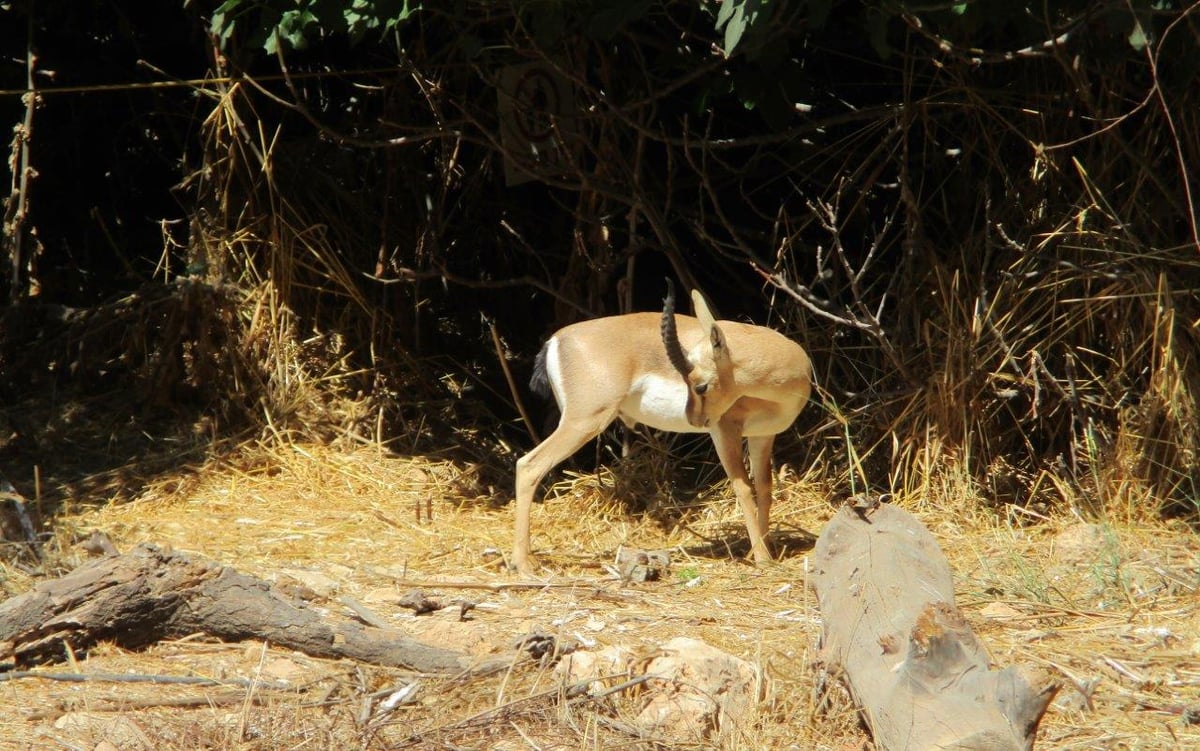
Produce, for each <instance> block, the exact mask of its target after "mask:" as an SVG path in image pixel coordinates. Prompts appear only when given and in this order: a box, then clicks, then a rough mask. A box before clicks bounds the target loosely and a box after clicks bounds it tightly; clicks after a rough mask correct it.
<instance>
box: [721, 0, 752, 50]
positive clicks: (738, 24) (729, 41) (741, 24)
mask: <svg viewBox="0 0 1200 751" xmlns="http://www.w3.org/2000/svg"><path fill="white" fill-rule="evenodd" d="M745 8H746V6H745V5H738V7H737V8H736V9H735V10H734V11H733V15H732V16H730V18H729V23H728V24H727V25H726V26H725V55H726V56H729V55H732V54H733V50H734V48H735V47H737V44H738V42H740V41H742V34H745V33H746V22H747V19H746V10H745Z"/></svg>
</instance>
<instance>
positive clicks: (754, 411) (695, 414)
mask: <svg viewBox="0 0 1200 751" xmlns="http://www.w3.org/2000/svg"><path fill="white" fill-rule="evenodd" d="M692 305H693V307H694V309H695V312H696V317H695V318H693V317H691V316H685V315H676V314H675V293H674V288H673V286H672V285H671V284H670V281H669V280H668V287H667V297H666V299H665V300H664V301H663V311H662V315H661V316H660V315H659V314H657V313H630V314H627V315H619V316H609V317H607V318H596V319H593V320H590V321H583V322H580V323H575V324H572V325H570V326H566V327H565V328H562V329H560V330H559V331H558V332H556V333H555V334H554V335H553V336H551V337H550V339H549V340H547V341H546V344H545V346H543V347H542V350H541V352H540V353H539V354H538V357H537V362H536V364H535V367H534V373H533V378H532V380H531V381H530V386H531V387H532V388H533V390H534V391H537V392H540V393H544V394H545V393H547V392H549V393H552V394H553V396H554V399H555V401H556V402H558V408H559V410H560V412H561V417H560V419H559V423H558V427H557V428H555V430H554V432H553V433H551V434H550V436H549V437H548V438H546V440H544V441H542V442H541V443H540V444H538V445H537V446H536V447H535V448H534V449H533V450H532V451H530V452H529V453H528V454H525V455H524V456H522V457H521V458H520V459H519V460H517V472H516V475H517V476H516V485H517V511H516V514H517V520H516V541H515V544H514V546H513V555H512V560H511V561H510V565H511V566H512V567H514V568H516V569H517V570H518V571H519V572H521V573H522V574H524V575H529V574H531V573H532V572H533V566H532V565H531V563H530V560H529V546H530V531H529V521H530V519H529V517H530V511H531V506H532V504H533V494H534V492H535V491H536V490H537V486H538V483H540V482H541V481H542V478H544V477H545V476H546V474H547V473H548V472H549V471H550V470H551V469H553V468H554V467H556V466H557V465H558V464H559V463H560V462H562V461H563V460H564V459H566V458H567V457H569V456H571V454H574V453H575V452H576V451H578V450H579V449H580V448H581V447H582V446H583V445H584V444H585V443H587V442H588V441H590V440H591V439H592V438H595V437H596V436H597V435H599V434H600V433H601V432H603V430H604V429H605V428H607V427H608V426H609V424H611V423H612V421H613V420H615V419H617V418H620V419H621V420H622V421H624V422H625V423H626V424H627V425H632V424H634V423H641V424H643V425H648V426H650V427H652V428H657V429H659V430H669V431H673V432H677V433H708V434H709V435H710V436H712V440H713V443H714V444H715V445H716V448H717V455H718V456H719V457H720V459H721V466H722V467H723V468H724V469H725V474H727V475H728V476H729V480H730V482H731V484H732V485H733V492H734V494H735V495H736V496H737V500H738V503H739V504H740V505H741V507H742V515H743V516H744V517H745V521H746V531H747V532H748V533H749V536H750V547H751V550H752V551H753V553H754V560H755V561H756V562H759V563H762V562H766V561H769V560H770V559H771V554H770V552H768V550H767V545H766V541H765V539H764V538H765V536H766V534H767V527H768V524H769V522H770V514H771V448H772V446H773V445H774V443H775V436H776V435H777V434H779V433H781V432H783V431H784V430H786V429H787V428H788V427H789V426H790V425H791V424H792V422H793V421H795V419H796V415H798V414H799V413H800V410H801V409H802V408H803V407H804V404H805V403H806V402H807V401H808V397H809V394H810V393H811V391H812V364H811V363H810V362H809V359H808V355H807V354H805V352H804V350H803V349H802V348H801V347H800V345H798V344H796V343H795V342H793V341H792V340H791V339H788V338H787V337H786V336H784V335H783V334H781V333H779V332H778V331H775V330H773V329H770V328H767V327H766V326H754V325H751V324H746V323H738V322H736V321H716V320H714V319H713V316H712V313H711V312H710V311H709V309H708V304H707V303H706V302H705V300H704V297H703V296H701V294H700V293H699V291H693V292H692ZM742 438H745V439H746V443H747V447H748V454H749V456H750V475H748V474H747V472H746V465H745V462H744V461H743V459H742ZM751 475H752V476H753V478H754V480H753V485H751V480H750V476H751Z"/></svg>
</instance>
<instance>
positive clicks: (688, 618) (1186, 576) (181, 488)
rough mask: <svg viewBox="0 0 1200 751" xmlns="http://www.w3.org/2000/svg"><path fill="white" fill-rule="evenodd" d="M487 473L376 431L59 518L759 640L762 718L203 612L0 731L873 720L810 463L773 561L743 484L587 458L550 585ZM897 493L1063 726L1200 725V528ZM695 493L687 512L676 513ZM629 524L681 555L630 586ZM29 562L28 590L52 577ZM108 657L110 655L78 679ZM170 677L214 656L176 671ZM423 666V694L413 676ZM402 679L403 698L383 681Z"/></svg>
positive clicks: (100, 733)
mask: <svg viewBox="0 0 1200 751" xmlns="http://www.w3.org/2000/svg"><path fill="white" fill-rule="evenodd" d="M463 472H464V469H463V468H460V467H455V466H452V465H449V464H443V463H437V462H429V461H424V460H414V459H406V458H395V457H389V456H386V455H384V454H383V453H381V452H380V451H378V450H376V449H362V450H359V451H356V452H351V453H346V452H339V451H335V450H333V449H328V448H324V447H319V446H294V447H292V448H290V449H277V450H273V451H259V452H243V453H241V454H238V455H235V457H234V458H225V459H221V460H216V461H210V462H208V463H207V464H205V465H203V466H201V467H198V468H192V469H189V470H187V471H186V472H182V473H180V474H178V475H177V476H171V477H166V478H163V479H160V480H157V481H155V482H154V483H152V484H150V485H148V486H146V487H145V488H144V489H143V490H142V491H141V492H140V494H137V496H136V498H135V500H133V501H131V502H122V503H119V504H117V503H114V504H100V505H95V504H93V503H89V501H91V500H94V499H77V502H76V503H75V504H73V505H71V506H70V507H69V508H68V509H67V510H66V513H64V514H63V515H62V516H60V517H59V519H58V524H59V528H58V529H59V532H58V539H60V540H63V541H64V542H66V543H67V544H66V546H65V547H66V548H67V549H68V551H69V555H70V556H72V557H74V558H76V559H77V561H78V562H82V561H84V560H86V559H87V557H88V555H89V554H88V553H87V552H85V550H84V549H83V547H82V546H81V545H78V544H76V545H73V546H72V545H70V544H69V543H70V540H74V539H83V538H84V537H86V536H87V535H88V534H89V533H91V532H92V531H93V530H102V531H104V532H105V533H107V534H108V535H109V536H110V538H111V539H112V541H113V542H114V543H115V545H116V546H117V547H118V548H119V549H120V550H122V551H125V550H128V549H129V548H131V547H132V546H133V545H135V544H137V543H141V542H153V543H155V544H158V545H161V546H171V547H173V548H175V549H177V550H182V551H187V552H189V553H192V554H195V555H198V556H203V557H206V558H210V559H212V560H214V561H216V562H218V563H220V564H223V565H227V566H232V567H234V568H236V569H238V570H239V571H242V572H245V573H248V574H252V575H254V576H258V577H261V578H264V579H267V580H270V581H272V582H276V583H280V584H285V585H288V586H292V587H301V588H304V590H305V591H306V592H307V593H308V595H309V596H310V597H311V598H312V601H313V602H314V604H316V605H317V606H318V607H321V608H323V609H325V610H327V611H328V613H329V617H330V618H351V617H353V613H352V610H351V607H350V606H351V605H356V606H358V607H359V608H362V609H365V610H367V611H369V612H371V613H373V614H375V615H376V616H377V617H379V618H381V619H383V620H385V621H387V622H388V623H389V624H390V625H391V626H392V627H394V628H398V629H402V630H404V631H406V632H408V633H410V634H412V635H413V636H414V637H416V638H418V639H420V640H423V641H426V642H428V643H431V644H438V645H442V646H447V647H450V648H452V649H456V650H460V651H462V652H464V653H467V654H470V655H472V656H475V657H478V658H479V659H480V660H481V661H482V660H484V659H487V658H495V657H502V656H511V655H513V654H514V651H513V649H512V647H513V644H514V642H515V640H517V638H518V637H520V636H522V635H525V634H529V633H532V632H535V631H536V632H542V633H545V634H550V635H553V636H555V637H556V638H557V639H559V640H572V641H573V642H575V643H577V644H578V645H579V646H580V647H581V648H583V649H594V648H598V647H600V646H605V645H622V646H625V647H627V648H628V649H630V650H631V651H632V652H633V653H634V654H636V655H640V656H644V657H649V656H651V655H653V654H654V652H655V650H656V649H658V647H659V646H660V645H661V644H663V643H664V642H666V641H668V640H669V639H671V638H673V637H676V636H692V637H696V638H700V639H703V640H704V641H706V642H708V643H710V644H712V645H714V646H716V647H719V648H720V649H723V650H725V651H727V652H730V653H732V654H734V655H737V656H739V657H741V658H743V659H746V660H749V661H750V662H752V663H753V664H754V665H755V666H757V668H758V670H759V674H760V683H761V685H760V687H759V693H760V697H761V698H760V703H759V706H758V711H757V713H756V716H755V719H754V721H753V722H751V723H748V724H746V725H745V726H741V727H735V728H726V729H724V730H723V731H722V732H721V733H720V734H719V735H718V736H714V737H710V738H707V739H696V740H695V741H693V742H689V743H686V744H682V745H681V744H679V743H678V742H674V743H669V742H664V741H663V739H661V738H654V737H645V736H643V735H639V734H638V733H637V732H636V730H635V729H634V728H632V726H631V725H630V723H629V722H628V719H629V718H630V717H631V716H632V715H634V714H636V712H637V710H638V703H639V700H640V699H641V697H640V695H639V694H638V692H637V691H636V690H632V691H628V692H623V693H619V694H614V695H611V696H608V697H605V698H604V699H602V700H594V701H593V700H577V699H567V698H564V697H563V696H562V694H561V692H560V691H559V688H560V686H559V679H558V678H557V677H556V676H555V675H554V673H553V670H552V665H549V664H542V663H539V662H538V661H536V660H532V659H524V660H517V659H515V658H514V659H513V662H512V664H511V666H510V667H509V668H508V669H504V670H500V671H495V672H492V673H490V674H487V675H474V676H420V675H414V674H411V673H408V672H406V671H403V670H396V669H387V668H379V667H372V666H365V665H359V664H353V663H350V662H345V661H331V660H323V659H316V658H312V657H308V656H305V655H302V654H297V653H293V652H290V651H287V650H282V649H278V648H276V647H273V646H271V645H268V644H263V643H236V644H222V643H215V642H214V641H213V640H211V639H209V638H207V637H205V636H204V635H200V634H197V635H195V636H192V637H189V638H185V639H181V640H178V641H173V642H169V643H159V644H156V645H154V646H152V647H150V648H148V649H146V650H144V651H139V652H129V651H125V650H122V649H120V648H118V647H116V646H113V645H111V644H106V645H101V646H100V647H99V648H96V649H94V650H92V651H91V652H90V653H89V654H87V655H72V656H69V657H70V659H69V660H68V661H65V662H62V663H58V664H54V665H47V666H44V667H41V668H38V669H37V670H36V671H34V672H35V673H36V676H34V677H23V678H19V679H12V680H3V679H4V677H5V676H3V675H0V706H3V707H4V710H5V711H3V712H0V748H3V749H88V750H89V751H111V750H112V749H200V748H208V749H301V748H319V749H325V748H366V749H385V748H421V749H425V748H428V749H467V748H469V749H489V748H490V749H585V748H586V749H598V748H605V749H609V748H614V749H615V748H621V749H642V748H646V749H649V748H721V749H780V750H784V749H836V750H839V751H840V750H843V749H846V750H848V749H860V748H864V745H865V744H869V739H868V737H867V736H866V734H865V733H864V731H863V729H862V728H861V726H860V725H859V723H858V720H857V717H856V715H855V712H854V710H853V708H852V707H851V706H850V705H849V704H848V702H847V700H846V697H845V695H844V692H842V691H841V690H839V689H838V688H837V687H836V685H834V686H832V687H830V688H829V691H828V692H827V693H825V694H822V692H821V691H820V690H819V688H818V687H819V685H820V684H821V683H822V678H823V675H822V673H821V671H820V670H819V665H818V663H817V660H816V645H817V640H818V636H819V632H820V625H821V622H820V616H819V614H818V612H817V610H816V605H815V601H814V597H813V595H812V593H811V591H810V590H809V587H808V586H807V578H808V565H809V564H808V557H807V553H808V547H809V544H810V540H809V538H807V536H806V535H805V534H804V532H803V530H808V531H811V532H812V533H819V532H820V530H821V528H822V526H823V525H824V523H825V521H826V520H827V519H828V518H829V516H830V515H831V514H832V511H833V510H832V508H831V506H830V504H829V502H828V500H827V499H826V497H825V492H823V491H822V490H821V488H820V487H819V486H817V485H816V484H815V483H811V482H807V481H806V480H805V479H804V478H797V477H795V476H794V475H792V474H791V473H788V472H785V473H784V474H783V476H782V477H781V479H780V481H779V483H778V487H777V501H776V509H777V511H776V512H775V514H774V524H775V526H776V528H777V529H779V530H782V531H783V534H781V536H780V540H777V541H776V547H777V551H778V550H779V549H780V548H782V553H783V554H782V556H781V557H780V560H779V561H778V562H776V563H774V564H772V565H768V566H763V567H753V566H750V565H748V564H746V563H744V562H743V561H741V560H740V559H739V558H737V557H731V556H730V555H727V554H726V553H725V552H724V546H723V541H724V540H735V539H736V540H741V541H742V542H743V543H744V539H743V538H744V534H743V532H742V530H741V527H740V522H739V520H738V515H737V511H736V509H735V504H734V503H733V501H732V498H731V497H728V493H727V491H726V490H725V489H724V487H723V486H721V485H718V486H716V487H714V488H713V490H712V491H711V492H710V493H708V494H707V495H706V496H704V497H701V498H697V499H695V500H694V501H693V504H692V506H691V507H690V508H688V509H685V510H682V511H679V510H673V511H671V512H670V513H663V512H661V510H658V511H656V512H654V513H649V514H641V513H632V512H630V511H629V510H628V509H627V507H626V506H625V505H623V504H622V503H621V502H620V501H619V500H617V499H616V497H615V496H616V495H618V494H617V493H614V490H613V486H614V478H613V476H612V475H611V474H610V473H609V472H608V471H607V470H605V471H602V472H600V473H599V474H598V475H586V476H576V475H567V476H564V475H562V474H559V475H557V476H558V477H559V478H560V481H559V483H558V484H557V485H555V486H554V487H552V488H551V489H550V492H549V495H550V497H551V500H550V501H549V502H547V503H543V504H538V505H537V506H536V508H535V510H534V521H533V531H534V549H535V551H536V553H537V556H538V562H539V563H540V564H541V565H542V573H543V574H544V578H545V582H546V584H547V586H544V587H518V586H511V585H513V584H516V583H518V582H519V580H518V579H517V578H516V577H515V576H514V575H512V574H508V573H506V572H504V571H503V570H502V558H503V553H505V552H507V550H508V548H509V546H510V545H511V534H512V531H511V528H512V512H511V507H510V506H507V505H501V504H497V503H495V502H494V500H493V499H492V498H488V497H479V498H471V497H466V498H464V497H463V496H464V487H466V485H465V484H464V483H462V482H460V480H461V477H462V475H463ZM506 492H507V491H506V490H505V489H497V490H496V491H495V493H496V496H497V497H503V496H504V495H505V493H506ZM896 502H898V503H900V504H901V505H904V506H905V507H906V508H908V509H909V510H911V511H914V512H915V513H916V514H917V515H918V517H919V518H921V519H922V521H923V522H924V523H925V524H926V525H927V526H928V527H929V528H930V530H931V531H932V532H933V534H934V535H935V537H936V538H937V539H938V540H939V542H940V543H941V545H942V546H943V548H944V550H945V552H946V554H947V556H948V558H949V560H950V562H951V565H952V567H953V569H954V575H955V581H956V589H957V596H958V604H959V605H960V607H961V608H962V610H963V612H964V613H965V615H966V616H967V618H968V619H969V620H970V622H971V624H972V625H973V627H974V628H975V630H976V632H977V633H978V634H979V636H980V637H981V638H982V639H983V641H984V642H985V643H986V644H987V645H988V646H989V647H990V649H991V650H992V654H993V657H994V661H995V662H996V664H998V665H1001V666H1004V665H1010V664H1027V665H1034V666H1041V667H1043V668H1047V669H1050V670H1052V671H1054V672H1055V673H1056V674H1057V675H1059V676H1060V678H1061V680H1062V683H1063V688H1062V690H1061V692H1060V694H1059V697H1058V698H1057V699H1056V701H1055V702H1054V704H1053V705H1052V706H1051V709H1050V711H1049V713H1048V714H1047V715H1046V718H1045V720H1044V721H1043V723H1042V726H1041V731H1040V733H1039V737H1038V745H1037V747H1038V748H1040V749H1064V750H1065V749H1187V748H1200V724H1194V723H1198V722H1200V716H1197V714H1200V612H1198V611H1200V595H1198V593H1197V585H1198V584H1200V536H1197V534H1196V533H1195V532H1194V531H1193V530H1192V529H1190V528H1188V527H1187V526H1185V525H1184V524H1182V523H1177V522H1162V523H1158V522H1155V523H1145V524H1133V523H1130V522H1127V521H1126V522H1120V523H1118V522H1116V521H1113V520H1099V521H1098V522H1094V523H1091V524H1083V523H1081V522H1080V521H1079V520H1077V519H1075V518H1073V517H1063V518H1057V519H1048V520H1035V521H1037V523H1036V524H1033V525H1028V522H1029V521H1030V520H1028V519H1024V518H1020V519H1014V520H1008V521H1006V520H1003V519H997V518H995V517H993V516H985V515H981V514H980V513H979V512H978V511H976V512H972V513H967V512H965V511H963V510H962V509H954V508H949V507H948V504H946V503H944V502H942V503H940V504H937V505H935V504H934V503H932V502H930V501H929V500H928V499H919V498H898V499H896ZM965 505H966V504H965V503H964V506H965ZM427 510H429V511H432V518H429V517H428V516H427ZM960 512H961V513H960ZM675 517H679V518H681V519H682V521H681V522H680V523H673V524H672V523H666V522H665V521H664V520H666V519H671V518H675ZM1018 522H1020V524H1018ZM619 545H631V546H635V547H640V548H648V549H665V550H669V551H670V553H671V557H672V569H671V572H670V574H669V576H668V577H667V578H666V579H665V580H663V581H657V582H647V583H641V584H624V585H623V584H622V583H621V582H620V581H619V580H618V579H617V577H615V576H614V575H613V573H612V572H611V570H608V569H607V568H606V564H609V563H610V562H611V560H612V557H613V553H614V551H615V550H616V549H617V547H618V546H619ZM74 562H76V561H69V563H74ZM6 571H7V578H6V579H5V580H4V581H3V582H2V583H3V586H4V587H5V589H6V590H7V593H8V594H9V595H12V594H19V593H20V592H22V591H25V590H27V589H29V588H30V587H32V586H33V585H34V584H36V579H35V578H33V577H31V576H29V575H27V574H23V573H21V571H20V570H18V569H16V568H9V569H6ZM418 587H419V588H421V589H423V590H424V591H425V592H426V593H427V594H429V595H431V596H433V597H435V598H438V599H441V600H443V601H444V602H450V603H452V602H457V601H459V600H462V599H467V600H470V601H472V602H473V603H474V604H475V608H474V610H473V611H472V613H471V616H472V617H470V618H469V619H468V620H460V619H459V609H458V608H454V607H451V608H447V609H445V610H442V611H438V612H436V613H433V614H428V615H421V616H417V615H414V614H413V613H412V611H410V610H407V609H405V608H404V607H402V606H401V605H400V604H399V600H400V598H401V596H402V595H403V594H405V593H406V592H408V591H410V590H412V589H414V588H418ZM348 603H349V604H348ZM80 674H85V675H88V676H91V678H92V679H91V680H87V681H79V680H68V678H73V677H75V676H78V675H80ZM164 676H169V677H172V678H174V679H186V680H196V679H211V680H208V681H207V682H203V683H179V682H175V683H164V682H161V681H162V677H164ZM155 680H157V681H159V682H154V681H155ZM402 689H403V690H404V691H405V694H406V695H407V698H403V699H401V697H400V696H397V691H400V690H402ZM388 697H392V699H393V701H394V702H396V706H394V707H393V708H391V709H388V708H385V707H384V706H382V704H381V702H383V701H384V700H385V699H387V698H388ZM867 747H869V746H867Z"/></svg>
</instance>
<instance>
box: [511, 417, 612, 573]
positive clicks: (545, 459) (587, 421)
mask: <svg viewBox="0 0 1200 751" xmlns="http://www.w3.org/2000/svg"><path fill="white" fill-rule="evenodd" d="M615 416H616V415H615V413H611V414H610V413H601V414H597V415H593V416H591V417H583V418H580V417H571V416H568V415H566V414H564V415H563V417H562V419H561V420H560V421H559V423H558V427H557V428H555V429H554V432H553V433H551V434H550V436H549V437H548V438H546V440H544V441H542V442H541V443H539V444H538V445H537V446H535V447H534V448H533V450H532V451H530V452H529V453H528V454H525V456H522V457H521V458H520V459H518V460H517V478H516V479H517V483H516V484H517V512H516V517H517V518H516V537H515V540H514V542H513V554H512V560H511V561H510V562H509V563H510V565H511V566H512V567H513V568H515V569H516V570H517V571H519V572H520V573H521V574H522V575H524V576H529V575H531V574H532V573H533V566H532V565H531V564H530V562H529V548H530V536H531V534H530V529H529V526H530V515H531V513H532V510H533V494H534V493H535V492H536V491H537V487H538V484H539V483H541V481H542V478H544V477H545V476H546V475H547V474H548V473H549V472H550V470H552V469H554V468H555V467H556V466H558V465H559V464H560V463H561V462H562V461H563V460H565V459H566V458H567V457H569V456H570V455H571V454H574V453H575V452H576V451H578V450H579V449H580V448H581V447H582V446H583V444H585V443H587V442H588V441H590V440H591V439H593V438H595V437H596V436H598V435H600V433H601V432H603V430H604V429H605V428H607V427H608V424H609V423H610V422H612V421H613V418H614V417H615Z"/></svg>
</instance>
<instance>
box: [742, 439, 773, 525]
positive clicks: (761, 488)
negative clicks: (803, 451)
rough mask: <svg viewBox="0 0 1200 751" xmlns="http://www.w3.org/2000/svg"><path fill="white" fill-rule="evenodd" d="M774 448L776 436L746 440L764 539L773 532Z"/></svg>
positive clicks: (759, 521) (759, 522) (759, 523)
mask: <svg viewBox="0 0 1200 751" xmlns="http://www.w3.org/2000/svg"><path fill="white" fill-rule="evenodd" d="M774 446H775V436H774V435H760V436H753V437H750V438H747V439H746V453H747V454H749V455H750V478H751V479H752V480H753V481H754V498H755V500H756V501H758V531H759V532H760V533H761V534H762V536H763V537H766V536H767V534H768V533H769V532H770V531H771V493H772V488H771V481H772V475H771V450H772V449H773V448H774Z"/></svg>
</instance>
